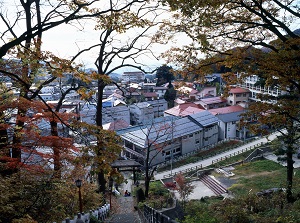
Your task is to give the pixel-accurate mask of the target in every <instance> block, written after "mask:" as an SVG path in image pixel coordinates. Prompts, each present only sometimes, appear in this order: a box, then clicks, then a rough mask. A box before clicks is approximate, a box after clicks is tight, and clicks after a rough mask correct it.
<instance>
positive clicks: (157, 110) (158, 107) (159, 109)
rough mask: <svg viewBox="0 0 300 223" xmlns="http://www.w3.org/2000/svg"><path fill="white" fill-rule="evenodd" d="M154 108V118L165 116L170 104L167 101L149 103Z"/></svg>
mask: <svg viewBox="0 0 300 223" xmlns="http://www.w3.org/2000/svg"><path fill="white" fill-rule="evenodd" d="M147 102H148V103H149V104H150V105H151V106H152V107H153V112H154V118H157V117H160V116H164V112H165V111H166V110H167V109H168V102H167V101H166V100H165V99H158V100H152V101H147Z"/></svg>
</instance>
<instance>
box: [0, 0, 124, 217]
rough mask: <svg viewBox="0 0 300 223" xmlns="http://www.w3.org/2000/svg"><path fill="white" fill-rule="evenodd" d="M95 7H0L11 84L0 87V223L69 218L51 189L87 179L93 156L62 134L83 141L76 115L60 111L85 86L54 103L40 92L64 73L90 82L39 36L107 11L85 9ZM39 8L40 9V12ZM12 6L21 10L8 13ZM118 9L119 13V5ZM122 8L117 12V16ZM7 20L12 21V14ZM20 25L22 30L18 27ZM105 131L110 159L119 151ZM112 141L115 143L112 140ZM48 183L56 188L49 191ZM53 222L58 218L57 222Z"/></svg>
mask: <svg viewBox="0 0 300 223" xmlns="http://www.w3.org/2000/svg"><path fill="white" fill-rule="evenodd" d="M97 2H98V1H90V2H88V1H39V0H38V1H35V0H34V1H20V5H19V6H20V7H15V8H14V7H7V6H8V5H7V4H8V2H2V4H1V9H0V10H1V11H0V21H1V22H0V24H1V26H0V27H1V28H0V30H1V31H0V32H1V47H0V58H1V59H0V74H1V77H5V78H6V79H7V80H9V81H11V82H12V86H11V87H6V86H4V85H2V84H1V90H0V93H1V95H0V98H1V100H0V116H1V122H0V133H1V136H0V138H1V141H0V142H1V144H0V149H1V151H0V161H1V162H0V171H1V179H0V180H1V186H3V187H1V195H2V196H3V198H4V199H2V200H3V202H4V203H2V204H1V207H2V208H3V209H2V211H1V221H3V222H11V221H13V219H18V218H20V219H21V218H22V217H25V216H26V215H31V216H32V217H34V219H37V220H38V221H39V222H46V221H48V220H49V219H51V218H50V217H49V216H50V215H53V216H55V215H57V216H59V218H65V217H67V215H71V214H72V213H71V212H68V211H67V209H68V205H67V204H66V203H68V202H70V203H71V204H70V205H71V206H72V202H71V199H72V197H71V196H69V195H66V196H64V198H66V203H65V204H63V205H65V207H63V208H62V207H61V206H60V205H59V203H60V204H62V203H61V201H62V200H60V201H59V196H60V195H62V194H60V195H58V196H57V197H56V198H54V197H55V195H54V194H55V193H54V192H58V193H60V192H62V191H64V190H66V191H67V190H69V189H68V188H69V187H70V188H71V187H72V186H70V185H73V186H74V180H75V179H74V177H76V178H77V177H78V178H79V177H80V178H85V175H86V172H88V168H89V166H91V164H92V162H91V159H93V157H91V156H89V157H87V156H86V153H88V152H87V151H86V150H83V151H82V150H81V148H80V147H78V146H75V144H74V138H72V137H70V136H69V135H65V134H64V132H63V129H62V128H61V127H66V128H67V129H68V130H70V131H73V132H76V133H77V138H78V136H79V137H83V136H84V134H82V132H81V128H79V127H78V125H77V123H76V121H77V118H78V117H77V114H74V113H67V112H63V111H61V104H62V102H63V100H64V96H66V94H67V93H69V92H70V91H76V90H78V92H79V93H80V94H81V95H83V92H85V89H84V88H83V87H80V88H79V85H78V84H75V85H72V86H70V88H69V90H67V91H66V92H63V93H62V95H61V100H60V101H59V102H58V104H57V105H56V106H54V105H53V104H49V103H47V102H46V101H44V100H43V98H42V97H41V95H40V93H41V89H42V88H44V87H46V86H48V85H49V84H50V83H52V82H54V81H57V80H59V79H61V78H63V77H64V76H65V74H66V73H68V74H69V73H71V74H72V75H73V77H75V78H77V79H78V80H80V81H81V82H85V83H87V82H88V81H89V80H91V76H89V75H88V74H86V73H85V72H84V71H83V69H82V68H81V66H80V65H76V64H75V63H73V62H74V61H73V60H66V59H62V58H59V57H57V56H55V55H53V54H52V53H50V52H46V51H42V36H43V34H44V33H45V32H46V31H47V30H49V29H52V28H54V27H57V26H59V25H66V24H67V23H70V22H71V21H75V20H76V21H78V20H79V19H82V18H90V17H93V16H99V15H100V14H103V13H107V12H108V11H109V10H110V9H107V8H106V9H105V7H104V6H103V11H101V10H100V9H99V8H98V9H97V10H87V9H88V7H91V9H92V7H93V6H94V5H95V4H97ZM14 3H15V2H14ZM9 4H10V3H9ZM42 6H43V9H44V10H41V8H42ZM95 7H96V6H95ZM12 8H13V10H19V11H17V13H15V11H14V12H13V13H11V12H9V10H11V9H12ZM120 8H121V9H122V6H120ZM120 8H119V9H117V8H115V10H116V11H118V10H120ZM47 9H48V11H47ZM44 13H45V14H44ZM12 15H13V16H15V15H16V16H15V17H10V16H12ZM23 22H24V24H25V25H24V24H22V23H23ZM20 27H25V28H24V29H23V30H22V29H20ZM86 127H87V126H86ZM89 127H90V126H89ZM87 128H88V127H87ZM89 129H92V127H90V128H89ZM93 134H94V138H97V137H100V136H99V132H98V129H97V131H94V132H93ZM103 134H104V135H105V136H103V135H101V137H102V138H103V139H105V140H106V142H107V144H105V149H106V150H105V152H103V153H101V156H99V157H98V158H99V159H102V160H104V159H106V160H108V161H109V162H110V161H111V160H112V159H115V157H116V156H117V155H116V154H118V153H119V151H120V150H119V147H118V146H115V144H113V143H116V142H117V140H115V138H114V136H113V134H107V133H104V132H103ZM110 136H111V137H112V138H110V139H109V137H110ZM90 142H91V141H89V142H88V143H87V144H86V148H88V149H89V150H92V151H94V150H95V149H94V148H93V146H91V144H90ZM110 150H111V151H110ZM74 166H76V168H75V171H79V169H81V168H82V172H81V173H80V174H79V173H74V172H72V168H74ZM97 168H98V169H102V168H103V169H105V166H101V165H97ZM28 176H30V177H28ZM26 178H29V179H28V180H27V179H26ZM13 185H15V186H16V187H13ZM48 185H51V186H53V185H54V186H53V187H51V188H49V187H48ZM68 185H69V186H68ZM87 187H88V188H90V189H91V188H92V187H93V186H92V184H91V185H87ZM40 188H41V190H39V189H40ZM13 190H14V191H13ZM91 190H95V189H94V188H93V189H91ZM4 191H5V192H7V193H4ZM48 192H49V193H48ZM69 192H70V193H73V192H74V191H73V190H70V191H69ZM75 194H76V193H75ZM23 195H24V196H23ZM52 195H54V196H52ZM4 196H5V197H4ZM11 196H12V197H11ZM90 197H92V196H90ZM95 197H96V195H95ZM61 199H62V198H61ZM76 200H77V199H76ZM99 200H100V199H98V201H99ZM20 201H22V202H20ZM17 202H18V203H17ZM88 207H89V206H87V208H88ZM90 207H91V206H90ZM64 208H67V209H64ZM62 209H64V210H63V211H62V212H61V214H58V212H59V210H62ZM42 210H44V212H45V213H44V214H43V215H44V216H45V218H44V219H42V218H41V216H40V215H39V214H40V213H39V212H40V211H42ZM50 210H51V211H50ZM69 210H72V212H74V210H75V209H74V208H70V207H69ZM13 212H14V213H13ZM76 212H77V211H76ZM47 216H48V217H47ZM58 220H62V219H55V221H58Z"/></svg>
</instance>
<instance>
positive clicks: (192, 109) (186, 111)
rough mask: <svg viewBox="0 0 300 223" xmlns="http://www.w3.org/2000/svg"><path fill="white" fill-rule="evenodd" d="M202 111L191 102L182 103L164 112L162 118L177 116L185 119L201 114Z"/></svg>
mask: <svg viewBox="0 0 300 223" xmlns="http://www.w3.org/2000/svg"><path fill="white" fill-rule="evenodd" d="M203 110H204V109H203V108H202V107H201V106H199V105H196V104H195V103H193V102H184V103H181V104H178V105H176V106H175V107H173V108H170V109H168V110H165V112H164V116H178V117H185V116H188V115H192V114H196V113H198V112H202V111H203Z"/></svg>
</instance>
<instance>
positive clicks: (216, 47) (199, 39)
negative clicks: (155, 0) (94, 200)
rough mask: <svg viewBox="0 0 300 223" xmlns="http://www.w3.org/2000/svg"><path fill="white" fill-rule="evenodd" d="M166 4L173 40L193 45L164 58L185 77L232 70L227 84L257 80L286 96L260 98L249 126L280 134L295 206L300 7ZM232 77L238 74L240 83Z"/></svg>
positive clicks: (247, 3)
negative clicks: (214, 67)
mask: <svg viewBox="0 0 300 223" xmlns="http://www.w3.org/2000/svg"><path fill="white" fill-rule="evenodd" d="M165 2H167V3H169V5H170V6H171V7H172V9H173V10H174V16H175V17H174V18H175V20H173V21H172V22H170V23H169V26H165V27H168V28H167V29H169V30H172V31H174V32H172V31H171V32H169V34H170V35H173V34H175V33H176V32H178V31H179V32H183V33H184V34H185V37H186V38H187V39H189V40H190V43H191V44H189V45H185V46H183V47H182V48H176V49H172V50H170V51H169V52H167V53H166V54H165V56H167V57H168V58H169V59H170V60H172V61H174V62H176V63H178V64H179V65H181V67H182V68H183V73H184V74H189V73H191V72H192V73H193V74H195V73H196V74H198V78H199V79H203V77H204V75H205V74H206V73H208V72H209V69H207V68H210V67H211V65H212V64H217V65H219V66H222V65H225V66H226V67H228V68H231V70H232V72H228V73H226V74H224V79H226V81H227V82H228V84H232V83H233V84H236V83H239V82H241V81H243V80H244V78H247V77H250V76H251V75H257V76H258V77H259V79H260V80H261V81H263V82H264V84H265V86H266V87H270V89H271V90H279V91H280V92H282V94H281V95H279V96H278V97H272V96H271V97H270V96H269V95H266V94H264V95H260V96H259V99H260V100H261V102H259V103H255V104H253V105H251V106H250V108H249V112H248V113H247V115H246V117H245V120H253V119H255V120H256V121H258V125H254V126H252V128H253V129H254V130H255V131H257V132H262V131H265V130H266V128H265V126H266V125H267V126H269V127H271V128H273V129H276V130H279V131H281V133H282V136H283V137H284V139H285V140H284V143H285V149H286V156H287V199H288V201H292V200H293V198H292V181H293V159H292V154H293V152H294V151H295V143H296V142H297V140H298V136H297V134H296V132H298V126H299V119H298V118H299V111H298V109H297V108H298V107H299V91H300V85H299V70H300V69H299V68H300V67H299V66H300V63H299V59H300V58H299V55H300V44H299V43H300V37H299V30H295V29H297V28H298V27H297V26H295V24H296V22H297V21H298V20H299V17H300V14H299V5H298V1H295V0H291V1H277V0H275V1H273V0H272V1H269V0H267V1H257V0H251V1H243V0H242V1H232V0H225V1H217V0H213V1H209V2H207V1H192V2H189V3H187V4H185V3H184V2H183V1H181V0H167V1H165ZM163 32H164V30H161V32H160V33H159V34H158V35H157V37H158V38H159V37H161V36H162V33H163ZM176 52H178V53H176ZM201 53H203V54H204V55H205V56H202V57H201V56H199V55H200V54H201ZM203 54H202V55H203ZM233 72H239V75H238V78H237V76H236V75H235V74H234V73H233ZM283 92H285V93H283ZM283 94H284V95H283ZM282 128H285V130H286V131H282Z"/></svg>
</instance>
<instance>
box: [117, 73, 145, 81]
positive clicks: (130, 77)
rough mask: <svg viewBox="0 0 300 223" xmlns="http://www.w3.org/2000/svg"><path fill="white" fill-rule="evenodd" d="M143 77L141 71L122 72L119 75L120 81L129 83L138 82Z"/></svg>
mask: <svg viewBox="0 0 300 223" xmlns="http://www.w3.org/2000/svg"><path fill="white" fill-rule="evenodd" d="M144 78H145V75H144V73H143V72H141V71H137V72H124V73H123V74H122V76H121V79H122V81H124V82H128V83H129V82H130V83H139V82H142V81H143V80H144Z"/></svg>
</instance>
